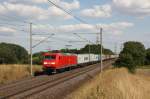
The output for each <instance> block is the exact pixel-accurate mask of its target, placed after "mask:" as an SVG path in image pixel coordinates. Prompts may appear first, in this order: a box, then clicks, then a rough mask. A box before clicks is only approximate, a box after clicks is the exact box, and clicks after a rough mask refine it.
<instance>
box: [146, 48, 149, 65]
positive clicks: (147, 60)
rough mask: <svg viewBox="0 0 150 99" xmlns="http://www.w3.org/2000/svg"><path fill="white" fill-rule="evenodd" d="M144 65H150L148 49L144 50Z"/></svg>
mask: <svg viewBox="0 0 150 99" xmlns="http://www.w3.org/2000/svg"><path fill="white" fill-rule="evenodd" d="M145 64H146V65H150V48H149V49H147V50H146V59H145Z"/></svg>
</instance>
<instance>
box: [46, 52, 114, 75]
mask: <svg viewBox="0 0 150 99" xmlns="http://www.w3.org/2000/svg"><path fill="white" fill-rule="evenodd" d="M43 55H44V60H43V70H44V71H45V72H47V73H52V72H55V73H56V72H58V71H60V70H64V69H70V68H73V67H77V66H84V65H89V64H94V63H97V62H99V61H100V55H96V54H69V53H44V54H43ZM116 57H117V55H102V60H108V59H113V58H116Z"/></svg>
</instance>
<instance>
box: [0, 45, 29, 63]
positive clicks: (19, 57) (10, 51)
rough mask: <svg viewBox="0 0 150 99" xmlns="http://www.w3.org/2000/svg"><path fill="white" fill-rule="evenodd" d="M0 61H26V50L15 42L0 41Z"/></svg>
mask: <svg viewBox="0 0 150 99" xmlns="http://www.w3.org/2000/svg"><path fill="white" fill-rule="evenodd" d="M0 58H1V59H2V60H1V62H0V63H3V62H4V63H9V64H10V63H28V52H27V51H26V49H24V48H23V47H21V46H19V45H16V44H9V43H0Z"/></svg>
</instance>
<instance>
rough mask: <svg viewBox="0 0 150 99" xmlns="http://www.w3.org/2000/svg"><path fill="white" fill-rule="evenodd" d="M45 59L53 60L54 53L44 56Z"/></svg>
mask: <svg viewBox="0 0 150 99" xmlns="http://www.w3.org/2000/svg"><path fill="white" fill-rule="evenodd" d="M45 59H48V60H54V59H56V56H54V55H53V56H52V55H51V56H48V55H47V56H45Z"/></svg>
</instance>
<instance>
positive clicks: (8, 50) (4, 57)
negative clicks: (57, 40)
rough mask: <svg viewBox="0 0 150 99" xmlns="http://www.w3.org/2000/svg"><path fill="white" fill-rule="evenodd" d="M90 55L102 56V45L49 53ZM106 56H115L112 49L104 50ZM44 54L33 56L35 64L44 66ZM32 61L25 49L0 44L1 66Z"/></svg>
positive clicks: (38, 53)
mask: <svg viewBox="0 0 150 99" xmlns="http://www.w3.org/2000/svg"><path fill="white" fill-rule="evenodd" d="M89 48H90V53H94V54H100V48H101V45H96V44H91V45H85V46H84V47H83V48H81V49H79V50H78V49H61V50H59V51H58V50H57V51H56V50H53V51H49V52H50V53H53V52H61V53H74V54H81V53H89ZM103 52H104V54H109V55H111V54H113V52H112V51H111V50H110V49H105V48H103ZM43 53H44V52H37V53H34V54H33V64H42V60H43ZM29 60H30V57H29V54H28V52H27V50H26V49H25V48H23V47H22V46H19V45H16V44H10V43H0V64H3V63H5V64H28V63H29Z"/></svg>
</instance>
